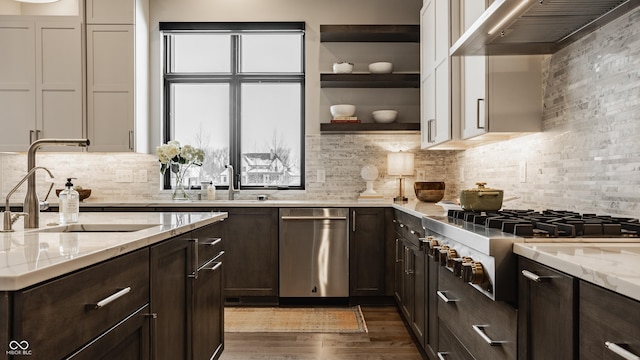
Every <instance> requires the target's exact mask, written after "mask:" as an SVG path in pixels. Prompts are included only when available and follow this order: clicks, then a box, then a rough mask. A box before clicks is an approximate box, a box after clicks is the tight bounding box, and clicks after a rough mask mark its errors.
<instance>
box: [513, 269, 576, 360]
mask: <svg viewBox="0 0 640 360" xmlns="http://www.w3.org/2000/svg"><path fill="white" fill-rule="evenodd" d="M518 262H519V264H518V273H519V275H520V278H519V282H518V284H519V285H518V287H519V289H518V298H519V303H518V358H519V359H522V360H547V359H567V360H571V359H577V358H578V353H577V351H576V339H577V326H576V323H577V307H576V306H575V305H576V301H577V298H576V294H577V291H576V290H577V284H578V283H577V280H576V279H574V278H573V277H571V276H568V275H565V274H563V273H560V272H558V271H556V270H553V269H551V268H549V267H546V266H544V265H542V264H539V263H537V262H534V261H531V260H528V259H525V258H522V257H521V258H519V260H518Z"/></svg>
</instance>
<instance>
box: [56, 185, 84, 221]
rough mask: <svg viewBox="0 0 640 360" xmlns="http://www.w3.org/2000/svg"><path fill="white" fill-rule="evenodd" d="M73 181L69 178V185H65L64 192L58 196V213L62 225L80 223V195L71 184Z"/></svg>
mask: <svg viewBox="0 0 640 360" xmlns="http://www.w3.org/2000/svg"><path fill="white" fill-rule="evenodd" d="M73 179H74V178H67V183H66V184H64V186H65V188H64V190H62V191H61V192H60V195H58V198H59V206H58V211H59V215H60V223H61V224H70V223H76V222H78V216H79V214H80V194H78V192H77V191H75V190H74V189H73V183H71V180H73Z"/></svg>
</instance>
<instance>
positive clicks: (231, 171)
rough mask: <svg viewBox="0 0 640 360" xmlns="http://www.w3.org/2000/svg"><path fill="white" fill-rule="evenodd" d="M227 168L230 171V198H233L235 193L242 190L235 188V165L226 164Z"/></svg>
mask: <svg viewBox="0 0 640 360" xmlns="http://www.w3.org/2000/svg"><path fill="white" fill-rule="evenodd" d="M224 167H225V168H227V171H228V172H229V200H233V197H234V195H235V194H237V193H239V192H240V190H237V189H236V188H235V185H234V181H233V176H234V173H233V166H231V164H228V165H225V166H224Z"/></svg>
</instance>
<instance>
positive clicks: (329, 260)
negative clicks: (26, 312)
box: [280, 208, 349, 298]
mask: <svg viewBox="0 0 640 360" xmlns="http://www.w3.org/2000/svg"><path fill="white" fill-rule="evenodd" d="M348 215H349V209H345V208H282V209H280V297H307V298H312V297H348V296H349V224H348V223H349V217H348Z"/></svg>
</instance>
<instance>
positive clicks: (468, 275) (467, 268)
mask: <svg viewBox="0 0 640 360" xmlns="http://www.w3.org/2000/svg"><path fill="white" fill-rule="evenodd" d="M471 265H472V262H471V261H465V260H462V264H461V267H462V271H461V277H462V281H464V282H466V283H468V282H471V279H473V272H472V270H471Z"/></svg>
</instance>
